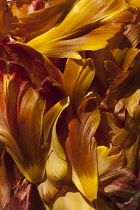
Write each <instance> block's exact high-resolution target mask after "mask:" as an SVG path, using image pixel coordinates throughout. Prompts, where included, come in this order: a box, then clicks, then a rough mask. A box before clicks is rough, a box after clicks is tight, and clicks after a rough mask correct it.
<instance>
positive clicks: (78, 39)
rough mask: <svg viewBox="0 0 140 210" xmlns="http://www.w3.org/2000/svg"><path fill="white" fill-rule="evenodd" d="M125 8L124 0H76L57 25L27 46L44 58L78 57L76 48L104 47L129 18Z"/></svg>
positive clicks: (130, 18) (129, 14)
mask: <svg viewBox="0 0 140 210" xmlns="http://www.w3.org/2000/svg"><path fill="white" fill-rule="evenodd" d="M127 8H128V4H127V3H126V1H125V0H118V1H116V0H113V1H112V0H109V1H108V0H105V1H104V2H102V0H99V1H96V0H91V1H88V0H81V1H78V2H77V3H76V4H75V5H74V6H73V8H72V9H71V10H70V12H69V13H68V14H67V16H66V17H65V18H64V20H63V21H62V22H61V23H60V24H58V25H56V26H55V27H53V28H52V29H50V30H49V31H47V32H46V33H44V34H42V35H40V36H38V37H36V38H34V39H32V40H31V41H29V42H28V45H29V46H31V47H33V48H35V49H37V50H38V51H39V52H41V53H43V54H45V55H47V56H48V57H71V58H76V59H79V58H80V55H79V54H78V51H85V50H98V49H101V48H104V47H105V46H106V45H107V40H108V39H110V38H111V37H113V36H114V34H115V33H116V32H118V31H119V30H120V28H121V26H122V24H125V23H128V22H131V21H132V19H133V15H132V13H131V12H130V11H126V10H127ZM75 19H76V21H74V20H75Z"/></svg>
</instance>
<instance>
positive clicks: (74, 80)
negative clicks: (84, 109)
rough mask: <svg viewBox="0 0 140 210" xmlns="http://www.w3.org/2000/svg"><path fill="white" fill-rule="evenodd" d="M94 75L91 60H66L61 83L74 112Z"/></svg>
mask: <svg viewBox="0 0 140 210" xmlns="http://www.w3.org/2000/svg"><path fill="white" fill-rule="evenodd" d="M94 75H95V71H94V64H93V61H92V59H86V60H84V59H82V60H79V61H77V60H74V59H68V60H67V63H66V66H65V70H64V74H63V83H64V89H65V91H66V92H67V94H68V96H69V97H70V101H71V104H72V106H73V109H74V111H76V110H77V109H78V107H79V105H80V104H81V102H82V100H83V98H84V96H85V93H86V91H87V89H88V87H89V86H90V84H91V82H92V80H93V78H94Z"/></svg>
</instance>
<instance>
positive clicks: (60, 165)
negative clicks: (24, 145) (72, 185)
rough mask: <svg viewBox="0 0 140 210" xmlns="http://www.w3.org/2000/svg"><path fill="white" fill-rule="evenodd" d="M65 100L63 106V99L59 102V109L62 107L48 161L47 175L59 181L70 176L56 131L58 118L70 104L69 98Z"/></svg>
mask: <svg viewBox="0 0 140 210" xmlns="http://www.w3.org/2000/svg"><path fill="white" fill-rule="evenodd" d="M64 100H65V105H63V106H62V105H61V106H60V103H62V101H61V102H60V103H57V106H58V109H60V107H61V109H60V110H59V114H58V115H57V117H56V119H55V122H54V124H53V127H52V137H51V145H50V151H49V155H48V158H47V161H46V173H47V176H48V177H49V178H50V179H51V180H53V181H58V182H61V181H62V180H63V181H64V180H66V179H68V177H69V175H68V164H67V160H66V154H65V151H64V149H63V147H62V145H61V143H60V140H59V138H58V135H57V132H56V125H57V122H58V118H59V116H60V114H61V112H62V111H63V110H64V109H65V108H66V107H67V106H68V105H69V101H68V100H67V101H66V99H64ZM64 100H63V101H64Z"/></svg>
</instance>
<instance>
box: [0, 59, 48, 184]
mask: <svg viewBox="0 0 140 210" xmlns="http://www.w3.org/2000/svg"><path fill="white" fill-rule="evenodd" d="M0 70H1V75H0V80H1V86H0V96H1V103H0V119H1V120H0V141H2V142H3V144H4V145H5V146H6V150H7V151H8V152H9V154H10V155H11V156H12V158H13V159H14V161H15V162H16V164H17V166H18V167H19V169H20V170H21V172H22V173H23V174H24V176H25V177H26V178H27V179H28V180H29V181H31V182H39V181H41V180H42V179H43V177H44V173H45V163H44V160H43V154H41V146H42V139H41V138H42V122H43V115H44V110H45V102H44V101H43V100H42V98H41V97H40V96H39V93H38V92H37V91H36V90H35V89H33V85H32V83H31V82H30V80H29V78H28V77H27V75H26V74H25V71H24V70H23V69H22V68H21V67H20V66H18V65H17V64H15V63H12V62H9V63H6V62H5V61H4V60H0Z"/></svg>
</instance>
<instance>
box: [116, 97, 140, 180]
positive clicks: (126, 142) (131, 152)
mask: <svg viewBox="0 0 140 210" xmlns="http://www.w3.org/2000/svg"><path fill="white" fill-rule="evenodd" d="M133 97H134V96H133ZM138 99H139V97H138ZM134 104H135V105H134ZM134 104H133V106H132V109H131V110H133V111H134V112H132V114H133V116H132V117H130V116H129V115H128V114H127V115H126V122H125V126H124V128H122V129H120V132H119V133H118V134H116V136H114V138H113V139H112V142H113V143H114V144H116V145H117V146H119V147H121V148H123V149H124V152H125V155H126V157H127V166H128V167H129V168H132V169H133V171H134V172H135V174H136V176H137V177H138V176H139V163H140V155H139V149H140V126H139V125H140V106H139V102H138V104H137V99H136V100H135V101H134Z"/></svg>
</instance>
